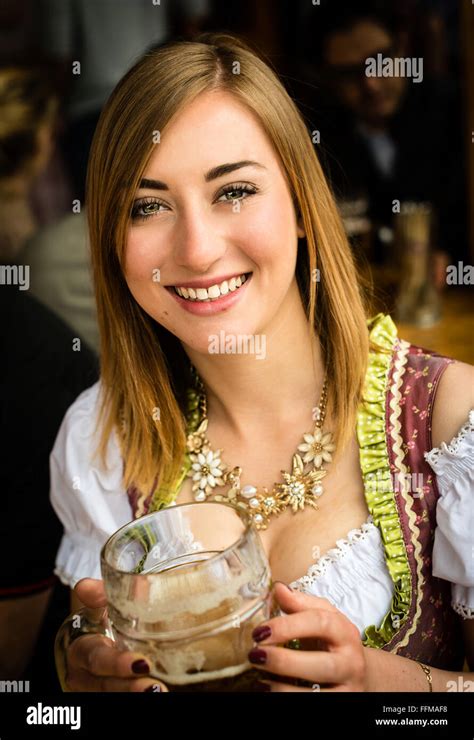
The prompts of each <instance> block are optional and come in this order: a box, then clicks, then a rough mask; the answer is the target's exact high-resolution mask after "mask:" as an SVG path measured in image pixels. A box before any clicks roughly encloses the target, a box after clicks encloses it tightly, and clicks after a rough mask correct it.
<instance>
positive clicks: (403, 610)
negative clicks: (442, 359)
mask: <svg viewBox="0 0 474 740" xmlns="http://www.w3.org/2000/svg"><path fill="white" fill-rule="evenodd" d="M367 324H368V327H369V330H370V331H369V339H370V341H371V348H370V351H369V358H368V367H367V373H366V379H365V386H364V392H363V400H362V402H361V403H360V405H359V409H358V413H357V437H358V442H359V457H360V465H361V470H362V477H363V481H364V491H365V497H366V501H367V506H368V509H369V511H370V513H371V515H372V517H373V521H374V524H375V525H376V526H377V527H378V528H379V530H380V534H381V537H382V542H383V547H384V554H385V561H386V565H387V568H388V571H389V573H390V577H391V579H392V581H393V584H394V595H393V598H392V602H391V606H390V611H389V612H388V614H386V616H385V617H384V619H383V620H382V623H381V624H380V626H379V627H377V626H376V625H371V626H369V627H367V628H366V630H365V635H366V638H365V640H364V641H363V643H364V645H369V646H370V647H377V648H381V647H383V646H384V645H386V644H387V643H388V642H390V640H391V639H392V637H393V635H394V634H395V633H396V632H397V631H398V630H399V628H400V626H401V625H402V624H403V622H404V621H405V620H406V619H407V617H408V612H409V608H410V592H411V574H410V566H409V562H408V556H407V552H406V549H405V543H404V539H403V533H402V528H401V525H400V519H399V516H398V510H397V504H396V500H395V493H394V491H393V485H392V480H391V475H390V461H389V456H388V448H387V440H386V422H385V406H386V396H387V383H388V376H389V371H390V366H391V362H392V359H393V351H394V347H395V343H396V341H397V338H398V336H397V328H396V326H395V324H394V322H393V321H392V319H391V317H390V316H389V315H388V314H382V313H379V314H377V316H375V317H374V318H372V319H369V320H368V322H367ZM374 345H376V346H377V348H375V349H374ZM378 348H381V350H380V349H378ZM375 484H376V485H375Z"/></svg>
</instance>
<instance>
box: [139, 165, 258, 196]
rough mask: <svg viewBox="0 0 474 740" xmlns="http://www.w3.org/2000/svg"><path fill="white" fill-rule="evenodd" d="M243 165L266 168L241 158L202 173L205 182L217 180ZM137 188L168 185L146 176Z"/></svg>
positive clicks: (156, 187) (157, 187) (153, 187)
mask: <svg viewBox="0 0 474 740" xmlns="http://www.w3.org/2000/svg"><path fill="white" fill-rule="evenodd" d="M244 167H258V168H260V169H263V170H266V169H267V168H266V167H265V166H264V165H263V164H260V163H259V162H253V161H252V160H251V159H243V160H242V161H240V162H228V163H227V164H219V165H217V167H213V168H212V169H211V170H209V172H206V174H205V175H204V181H205V182H211V180H217V178H219V177H223V176H224V175H228V174H229V173H230V172H235V170H241V169H243V168H244ZM139 188H150V189H151V190H169V187H168V185H167V184H166V183H165V182H161V180H150V179H149V178H148V177H145V178H143V179H142V180H140V184H139Z"/></svg>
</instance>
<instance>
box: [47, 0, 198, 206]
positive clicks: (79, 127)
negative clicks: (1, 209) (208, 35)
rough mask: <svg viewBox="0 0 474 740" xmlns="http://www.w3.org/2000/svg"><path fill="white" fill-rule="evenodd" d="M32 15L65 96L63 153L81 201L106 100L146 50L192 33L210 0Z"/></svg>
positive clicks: (63, 7)
mask: <svg viewBox="0 0 474 740" xmlns="http://www.w3.org/2000/svg"><path fill="white" fill-rule="evenodd" d="M37 12H38V13H39V18H38V20H39V22H40V28H41V32H40V37H41V42H40V43H41V47H42V51H43V53H44V54H45V55H46V57H48V58H49V59H50V60H53V61H55V62H56V65H57V74H58V80H59V83H60V85H61V86H62V88H63V89H64V90H65V93H66V95H67V96H68V100H67V110H66V116H67V122H66V124H67V130H66V134H65V137H64V145H63V146H64V154H65V157H66V160H67V162H68V164H69V169H70V175H71V178H72V181H73V187H74V197H76V198H79V199H80V200H84V195H85V193H84V187H85V176H86V168H87V159H88V155H89V149H90V145H91V141H92V136H93V134H94V130H95V127H96V124H97V121H98V119H99V115H100V111H101V110H102V107H103V105H104V104H105V101H106V100H107V98H108V96H109V95H110V93H111V92H112V90H113V88H114V87H115V85H116V84H117V82H118V81H119V80H120V78H121V77H122V76H123V75H124V74H125V72H126V71H127V70H128V69H129V68H130V67H131V66H132V64H133V63H134V62H135V61H136V59H137V58H138V57H139V56H141V55H142V54H143V53H144V52H145V51H146V49H147V48H149V47H152V46H156V45H159V44H160V43H164V42H165V41H167V40H168V39H169V38H170V37H171V36H172V35H173V34H176V33H177V34H182V35H183V36H190V35H192V34H194V33H195V32H197V31H198V30H199V29H200V27H201V26H202V25H203V24H204V22H205V19H206V17H207V15H208V13H209V0H174V1H173V2H172V3H169V2H164V3H160V4H155V3H153V2H152V0H94V2H90V0H41V2H40V3H39V4H38V8H37ZM77 63H79V64H80V66H78V65H77Z"/></svg>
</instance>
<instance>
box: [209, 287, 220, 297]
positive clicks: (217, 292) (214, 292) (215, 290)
mask: <svg viewBox="0 0 474 740" xmlns="http://www.w3.org/2000/svg"><path fill="white" fill-rule="evenodd" d="M207 293H208V295H209V298H219V296H220V294H221V292H220V290H219V288H218V286H217V285H211V287H210V288H208V289H207Z"/></svg>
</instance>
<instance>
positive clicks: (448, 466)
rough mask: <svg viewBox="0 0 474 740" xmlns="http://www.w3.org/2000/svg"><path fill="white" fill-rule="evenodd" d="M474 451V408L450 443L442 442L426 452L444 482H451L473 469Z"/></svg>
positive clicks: (427, 457) (437, 474)
mask: <svg viewBox="0 0 474 740" xmlns="http://www.w3.org/2000/svg"><path fill="white" fill-rule="evenodd" d="M473 453H474V409H471V410H470V412H469V416H468V419H467V421H466V423H465V424H463V426H462V427H461V429H460V430H459V432H458V433H457V434H456V435H455V436H454V437H453V438H452V440H451V442H450V443H449V444H446V442H441V444H440V446H439V447H433V449H432V450H430V451H429V452H425V454H424V457H425V460H426V461H427V462H428V463H429V465H430V466H431V468H432V469H433V470H434V472H435V473H436V477H437V478H438V479H441V478H442V479H443V482H444V483H451V482H453V481H454V480H455V479H456V478H458V477H459V476H460V475H462V474H463V473H467V472H468V471H469V470H472V467H473Z"/></svg>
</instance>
